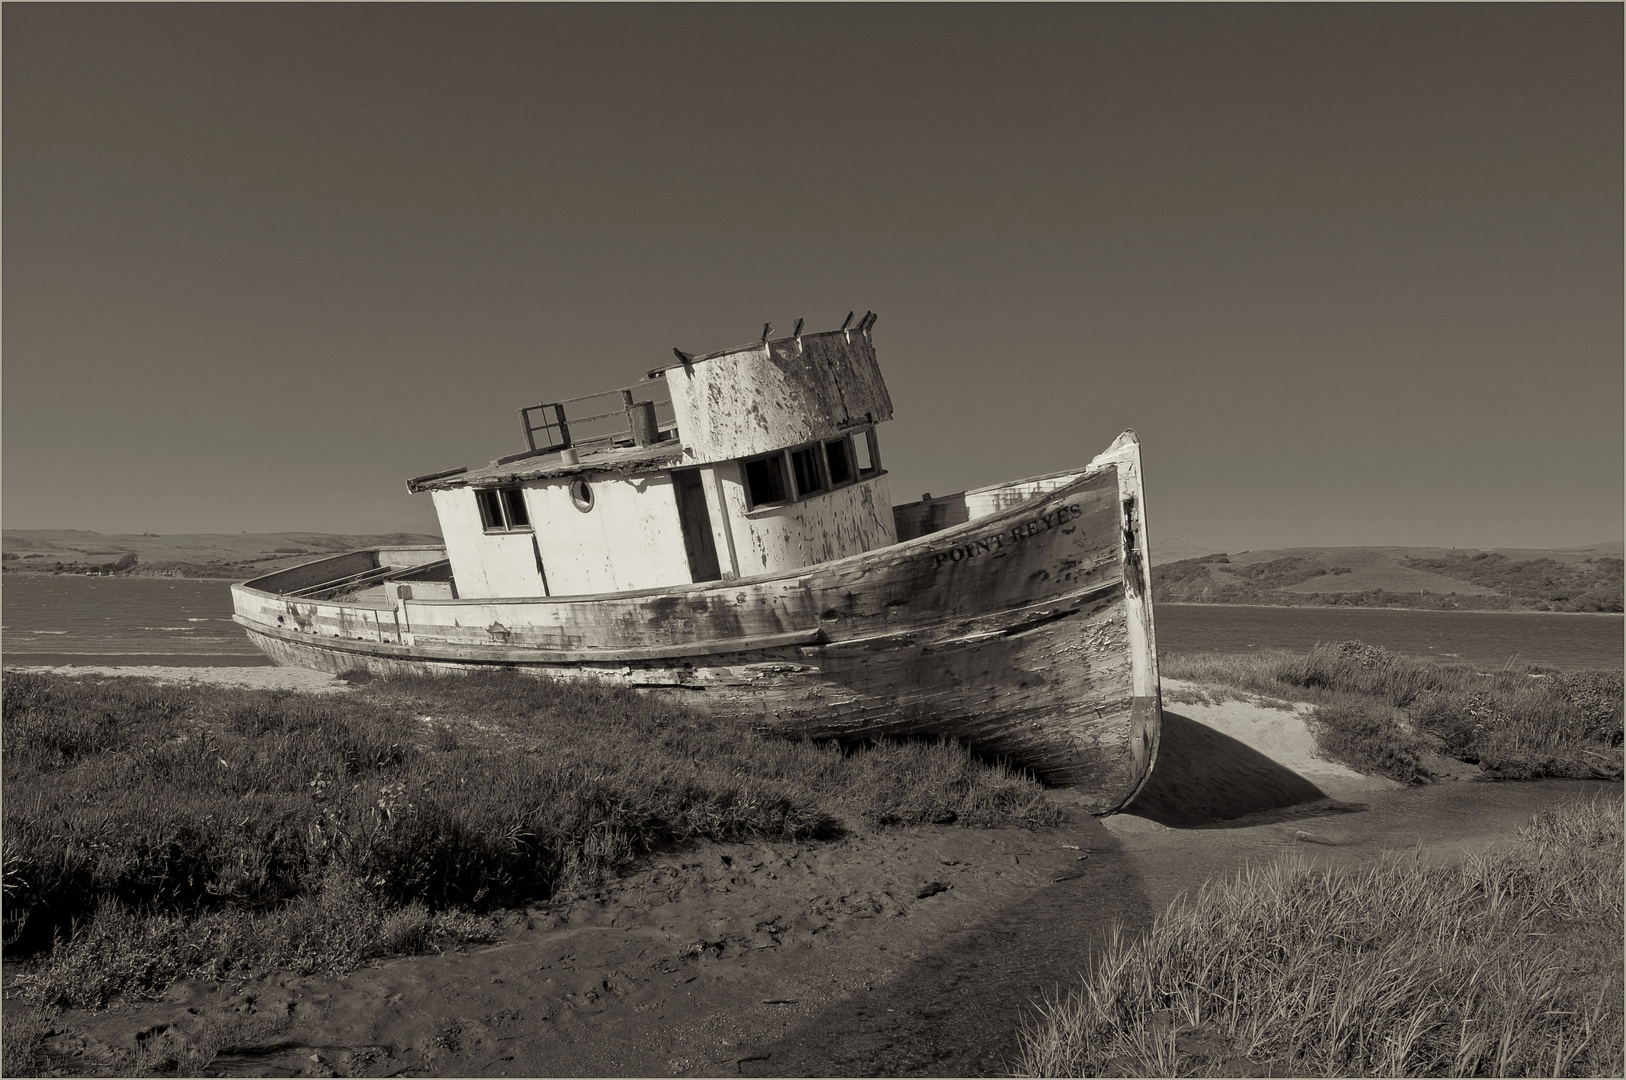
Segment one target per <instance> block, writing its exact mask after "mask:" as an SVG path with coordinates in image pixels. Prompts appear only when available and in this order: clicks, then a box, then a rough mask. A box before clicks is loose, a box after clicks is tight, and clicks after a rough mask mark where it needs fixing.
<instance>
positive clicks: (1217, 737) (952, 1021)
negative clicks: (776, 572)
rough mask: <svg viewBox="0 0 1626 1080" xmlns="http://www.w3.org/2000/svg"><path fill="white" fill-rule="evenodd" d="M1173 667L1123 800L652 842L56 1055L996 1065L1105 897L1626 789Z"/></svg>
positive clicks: (1101, 915) (798, 1069)
mask: <svg viewBox="0 0 1626 1080" xmlns="http://www.w3.org/2000/svg"><path fill="white" fill-rule="evenodd" d="M76 670H80V671H83V670H84V669H76ZM183 670H184V671H185V673H186V675H188V676H190V675H192V674H194V672H195V671H196V670H198V669H183ZM225 670H230V669H225ZM253 670H254V671H256V672H259V671H262V670H270V671H275V670H278V669H253ZM177 677H179V676H177ZM340 685H343V684H340ZM1171 690H1172V691H1173V692H1172V693H1170V691H1171ZM1165 692H1166V694H1168V695H1169V697H1170V698H1171V699H1172V698H1186V697H1191V698H1192V699H1193V700H1191V701H1181V702H1178V703H1176V702H1174V701H1172V700H1171V702H1170V703H1169V705H1168V709H1167V721H1168V722H1167V724H1166V727H1165V737H1164V743H1163V746H1162V749H1161V751H1160V755H1159V762H1158V767H1157V769H1156V771H1155V773H1154V780H1153V783H1152V784H1150V785H1148V788H1147V790H1146V792H1144V793H1143V796H1142V800H1141V803H1140V804H1139V805H1137V806H1136V807H1135V808H1134V811H1135V812H1133V813H1126V814H1120V815H1115V816H1112V817H1109V818H1105V819H1098V818H1094V817H1091V816H1089V815H1088V814H1086V813H1083V812H1082V811H1081V810H1079V809H1077V808H1076V807H1074V806H1072V805H1071V802H1070V799H1069V795H1068V793H1067V792H1066V791H1055V792H1052V797H1053V798H1054V799H1055V800H1056V801H1057V802H1058V803H1059V804H1060V805H1062V806H1063V807H1064V809H1066V810H1067V821H1066V823H1065V824H1064V825H1062V826H1061V827H1059V828H1056V829H1050V830H1042V831H1030V830H1020V829H989V830H974V829H963V828H959V827H956V826H952V825H949V826H925V827H919V828H908V829H893V830H889V831H886V832H884V833H881V834H878V835H868V836H849V837H847V838H845V839H842V840H837V841H832V842H827V843H821V844H807V845H789V844H765V843H759V844H730V845H720V844H702V845H697V846H692V847H686V848H683V849H681V850H673V851H667V852H662V853H658V854H656V855H655V856H653V857H650V858H648V859H646V860H644V861H643V862H642V863H641V864H640V865H639V866H638V867H636V868H635V869H634V870H633V872H631V873H629V874H627V875H625V876H624V877H622V878H621V879H619V880H617V881H615V882H613V883H611V884H610V885H608V886H607V887H605V888H603V889H602V890H599V891H597V892H593V893H590V894H583V895H576V896H569V897H561V898H559V899H558V901H557V902H556V903H555V904H553V905H551V906H548V907H538V908H533V909H531V910H529V911H525V912H515V913H512V915H511V916H510V922H509V925H508V926H507V927H506V931H505V933H506V936H505V939H504V941H503V942H502V943H500V944H497V945H493V946H489V947H485V948H480V949H474V950H470V951H468V952H464V953H457V954H450V955H445V956H427V957H415V958H407V959H401V960H395V961H391V962H388V963H384V964H381V965H378V966H376V967H372V968H368V969H364V970H361V971H357V972H354V973H352V974H350V975H349V976H346V977H344V978H323V977H299V976H292V975H276V976H271V977H267V978H263V979H258V980H254V981H250V982H246V983H229V984H225V985H214V984H204V983H196V984H183V985H179V986H177V987H175V988H174V989H173V990H172V991H171V993H170V994H169V995H168V996H167V997H166V998H165V1000H163V1001H160V1002H148V1003H141V1004H138V1005H135V1006H125V1007H117V1008H113V1009H109V1010H107V1011H104V1012H101V1013H95V1014H90V1013H83V1012H75V1013H68V1014H64V1015H63V1016H62V1017H60V1018H59V1019H58V1020H57V1021H56V1032H55V1034H53V1035H52V1036H51V1038H50V1039H48V1041H47V1044H48V1047H49V1050H50V1054H51V1059H52V1066H53V1069H54V1071H55V1072H56V1073H57V1074H59V1075H118V1074H120V1073H121V1072H123V1071H126V1070H127V1069H128V1067H129V1065H130V1062H131V1061H132V1060H133V1055H134V1052H135V1050H136V1048H137V1047H138V1046H139V1045H140V1044H141V1043H142V1041H143V1040H146V1039H150V1038H152V1037H153V1036H154V1035H156V1034H159V1033H162V1032H167V1033H168V1036H169V1037H170V1038H179V1039H185V1038H189V1037H192V1036H193V1035H195V1033H197V1032H198V1031H199V1030H200V1029H201V1028H202V1027H203V1026H204V1025H205V1024H207V1023H209V1022H211V1018H215V1019H216V1020H218V1018H220V1017H223V1016H234V1017H239V1018H240V1017H243V1016H245V1015H252V1016H255V1017H258V1018H261V1019H263V1020H264V1021H266V1022H267V1023H270V1024H273V1025H275V1026H276V1027H278V1028H280V1029H281V1030H280V1031H278V1032H277V1033H276V1034H274V1035H268V1036H262V1037H261V1038H259V1039H258V1040H256V1041H255V1042H254V1044H253V1045H251V1046H246V1047H235V1048H230V1049H228V1050H227V1051H226V1052H223V1053H222V1054H221V1055H220V1056H219V1057H218V1058H217V1059H216V1062H215V1065H214V1066H213V1067H212V1068H211V1070H210V1071H211V1072H212V1073H216V1074H219V1075H243V1076H249V1075H253V1076H293V1075H310V1076H335V1075H340V1076H351V1075H354V1076H428V1075H436V1076H538V1075H551V1076H738V1075H775V1076H801V1075H838V1076H869V1075H890V1076H901V1075H936V1076H974V1075H989V1074H995V1073H1001V1072H1004V1071H1006V1070H1007V1069H1008V1068H1009V1065H1010V1062H1011V1060H1012V1058H1013V1055H1014V1054H1015V1052H1016V1050H1017V1038H1018V1032H1019V1030H1020V1027H1021V1025H1022V1023H1023V1022H1024V1020H1025V1018H1028V1017H1030V1016H1031V1015H1032V1008H1033V1003H1034V1002H1035V1001H1037V1000H1039V999H1041V998H1043V997H1044V996H1046V995H1054V994H1056V993H1058V992H1059V990H1060V988H1063V987H1065V986H1066V985H1068V984H1069V983H1070V982H1072V981H1073V980H1074V979H1075V978H1076V976H1077V974H1078V972H1079V971H1081V970H1082V969H1083V968H1084V967H1085V966H1086V965H1087V963H1088V958H1089V954H1090V952H1091V950H1092V949H1093V948H1094V947H1096V946H1097V945H1098V944H1099V943H1100V942H1101V941H1102V940H1103V938H1104V937H1105V935H1106V934H1107V933H1108V932H1109V930H1110V928H1111V927H1112V926H1113V924H1114V923H1118V924H1121V925H1124V926H1127V927H1131V928H1133V927H1135V926H1143V925H1145V924H1146V923H1147V922H1149V921H1150V919H1151V918H1152V917H1153V916H1154V915H1155V913H1156V912H1158V911H1161V910H1162V909H1163V908H1164V907H1166V906H1167V905H1168V904H1169V902H1170V901H1172V900H1173V899H1175V897H1176V896H1177V895H1178V894H1179V893H1181V892H1183V891H1185V890H1188V889H1193V888H1195V887H1196V886H1197V885H1199V884H1200V883H1201V882H1203V881H1204V880H1206V879H1209V878H1212V877H1215V876H1225V875H1229V874H1231V873H1233V872H1235V871H1236V870H1238V869H1239V868H1241V867H1242V866H1244V865H1246V864H1249V863H1260V862H1265V861H1269V860H1272V859H1277V858H1281V857H1284V856H1296V857H1303V858H1308V859H1312V860H1315V861H1318V862H1322V863H1327V864H1338V865H1358V864H1360V863H1362V862H1364V861H1368V860H1371V859H1376V858H1379V857H1382V856H1383V854H1384V853H1385V852H1389V851H1394V850H1397V849H1399V850H1408V851H1418V852H1420V853H1422V854H1424V855H1425V856H1426V857H1429V858H1433V859H1441V860H1444V859H1451V858H1456V857H1460V856H1461V854H1462V853H1463V852H1466V851H1475V850H1483V849H1484V848H1485V847H1487V846H1489V845H1491V844H1493V843H1495V842H1496V841H1497V840H1498V839H1501V838H1505V837H1507V836H1509V835H1511V833H1512V831H1513V830H1514V829H1515V828H1516V827H1517V826H1518V825H1520V824H1522V823H1523V822H1524V821H1526V820H1528V818H1529V816H1530V814H1532V813H1534V812H1535V811H1536V810H1537V809H1540V808H1541V807H1542V806H1545V805H1550V804H1552V803H1554V802H1558V801H1561V800H1562V799H1566V798H1573V797H1576V796H1577V795H1582V794H1586V793H1590V792H1594V791H1598V790H1618V785H1610V784H1603V783H1562V782H1547V783H1535V784H1489V783H1465V782H1444V783H1440V784H1435V785H1432V786H1429V787H1425V788H1406V789H1401V788H1398V787H1397V786H1396V785H1394V784H1392V783H1390V782H1388V781H1384V780H1381V779H1375V778H1371V777H1364V776H1361V775H1360V774H1357V773H1352V772H1350V771H1349V770H1347V769H1342V768H1340V767H1339V766H1336V765H1334V764H1332V763H1330V762H1326V761H1323V760H1321V759H1320V758H1319V757H1317V756H1316V755H1315V753H1314V746H1313V742H1310V741H1307V740H1308V739H1309V735H1308V729H1307V727H1306V725H1305V717H1304V713H1303V712H1302V711H1300V710H1297V709H1294V708H1292V707H1287V708H1282V707H1274V706H1272V705H1271V704H1270V703H1268V702H1261V701H1258V700H1253V699H1234V698H1233V699H1229V700H1226V701H1223V702H1217V703H1214V702H1206V703H1205V702H1204V701H1202V700H1200V699H1199V698H1198V696H1197V695H1196V693H1195V688H1184V687H1182V686H1181V685H1180V684H1177V683H1173V682H1172V681H1171V682H1170V683H1168V684H1166V685H1165Z"/></svg>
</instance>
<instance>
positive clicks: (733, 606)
mask: <svg viewBox="0 0 1626 1080" xmlns="http://www.w3.org/2000/svg"><path fill="white" fill-rule="evenodd" d="M849 318H850V317H849ZM873 325H874V316H873V315H866V316H865V318H864V319H862V320H860V321H859V323H858V324H857V325H855V326H853V327H851V328H843V329H840V330H835V331H830V332H825V333H816V334H806V335H803V334H800V333H799V332H798V333H796V334H794V335H793V336H791V337H786V338H779V339H774V340H768V339H767V337H766V332H765V334H764V339H763V340H762V341H760V342H757V343H754V344H751V345H748V346H743V347H740V348H735V349H728V350H724V351H722V352H716V353H711V354H709V355H704V356H687V355H684V354H682V353H678V360H677V362H674V363H672V364H669V365H666V366H664V367H661V368H657V369H655V370H653V371H651V372H649V376H648V378H646V379H645V380H643V381H642V382H640V383H638V384H636V385H635V386H631V387H627V388H624V389H621V390H615V391H610V392H609V393H608V394H605V395H593V396H592V397H590V398H583V399H572V400H567V401H563V402H553V403H548V404H545V405H537V406H532V407H529V408H526V409H522V410H520V417H521V422H522V427H523V429H524V433H525V439H526V443H527V448H526V449H525V450H524V451H523V452H521V453H518V454H515V455H513V456H511V457H506V458H499V459H498V460H496V461H493V462H492V463H491V464H490V465H489V466H486V467H484V468H477V469H454V470H450V471H447V472H440V473H433V474H430V475H427V476H419V477H415V478H413V479H412V480H409V481H408V482H407V487H408V489H409V490H410V491H413V492H428V493H429V494H430V497H431V498H432V499H433V500H434V505H435V511H436V513H437V515H438V516H439V519H440V525H441V532H442V535H443V536H444V537H445V546H444V547H443V548H424V547H411V548H407V547H402V548H378V549H372V550H367V551H357V552H351V553H349V554H345V555H339V556H335V557H331V558H326V559H321V560H318V561H316V562H311V563H306V564H304V565H301V566H297V567H293V568H291V569H287V570H283V571H280V572H277V573H273V574H268V575H266V576H264V577H260V578H257V579H255V580H252V581H249V582H246V583H243V584H240V585H235V586H233V589H232V592H233V599H234V603H235V607H236V619H237V621H238V622H239V623H240V624H242V625H243V626H244V627H245V628H246V629H247V631H248V635H249V637H250V638H251V639H252V640H253V641H254V642H255V644H256V645H258V646H259V647H260V648H261V649H262V650H263V651H264V652H265V653H266V655H268V656H269V657H271V658H272V659H273V660H275V661H276V662H277V663H279V664H288V665H296V666H303V667H311V668H317V669H320V670H325V671H333V672H344V671H348V670H353V669H360V670H367V671H371V672H374V673H377V674H381V675H390V674H396V673H409V672H410V673H441V672H444V673H452V672H467V671H473V670H482V669H492V668H504V667H507V668H519V669H523V670H525V671H527V672H532V673H536V674H539V675H547V676H554V677H570V678H579V677H586V678H594V679H602V680H607V681H611V682H617V683H622V684H627V685H631V686H636V687H642V688H648V689H652V690H654V689H661V690H665V691H667V692H673V693H677V694H680V695H681V696H683V697H684V698H685V700H687V701H689V702H690V703H692V704H695V705H698V706H701V707H703V708H706V709H709V710H712V711H716V712H719V713H728V714H733V715H738V716H744V717H748V718H749V719H750V720H751V721H753V722H754V723H755V724H757V725H760V727H761V728H763V729H766V730H769V731H773V732H779V733H785V734H794V735H803V736H810V737H812V738H815V739H841V740H855V739H863V738H872V737H878V736H910V735H921V734H935V735H945V736H952V737H955V738H958V739H960V740H962V741H963V742H965V743H967V744H969V745H970V746H971V747H972V748H974V749H976V750H977V751H979V752H980V753H983V754H985V755H992V756H997V757H1000V758H1003V759H1006V760H1008V761H1010V762H1011V763H1013V764H1015V765H1018V766H1021V767H1025V768H1028V769H1031V770H1033V772H1034V773H1036V774H1037V775H1038V776H1040V777H1041V778H1043V779H1044V780H1046V781H1047V782H1049V783H1052V784H1059V785H1070V786H1073V787H1075V788H1077V789H1079V790H1080V791H1081V792H1082V793H1083V794H1085V795H1086V796H1087V797H1088V798H1089V799H1090V801H1091V803H1092V805H1093V806H1094V808H1095V809H1096V810H1097V811H1098V812H1106V811H1110V810H1112V809H1114V808H1116V807H1118V806H1121V805H1122V804H1123V803H1125V802H1126V801H1127V800H1128V799H1129V798H1130V797H1131V796H1132V795H1133V794H1134V793H1135V792H1136V791H1137V790H1138V789H1139V788H1140V786H1141V785H1142V784H1143V783H1144V781H1145V779H1146V777H1147V775H1148V774H1149V772H1150V769H1151V766H1152V762H1153V760H1154V758H1155V756H1156V753H1157V745H1158V735H1159V728H1160V724H1161V710H1160V702H1159V695H1158V676H1157V653H1156V647H1155V641H1154V637H1153V628H1152V605H1151V596H1150V582H1149V570H1148V566H1147V562H1146V559H1145V552H1146V550H1147V547H1146V543H1147V541H1146V525H1145V514H1144V510H1143V502H1142V497H1141V470H1140V446H1139V443H1138V442H1137V440H1136V438H1135V436H1134V433H1133V432H1125V433H1124V434H1122V435H1120V436H1119V437H1118V438H1117V439H1116V440H1115V441H1114V442H1113V443H1112V444H1111V446H1109V447H1108V448H1107V450H1106V451H1105V452H1104V453H1102V454H1100V455H1099V456H1098V457H1096V458H1095V459H1094V460H1093V461H1091V462H1090V463H1089V464H1087V465H1084V466H1081V467H1079V468H1076V469H1072V470H1069V471H1066V472H1059V473H1050V474H1047V475H1043V476H1035V477H1030V478H1028V479H1024V480H1016V481H1012V482H1009V483H1004V484H997V485H993V486H991V487H985V488H978V489H975V490H971V491H966V492H962V493H960V494H957V495H953V496H950V497H947V498H937V499H932V498H930V497H929V496H928V497H926V498H924V499H922V500H921V501H919V502H914V503H908V504H905V505H900V506H893V505H892V502H891V498H890V494H889V491H888V483H887V473H886V470H885V469H884V468H883V466H882V459H881V451H880V446H879V443H878V441H877V438H876V425H878V424H881V423H884V422H885V421H887V420H890V419H891V418H892V404H891V400H890V398H889V397H888V394H887V390H886V385H885V383H883V382H882V380H881V375H880V369H879V368H878V366H877V364H876V360H875V351H874V347H873V343H872V335H871V329H872V327H873ZM797 330H798V331H800V323H798V324H797ZM567 406H568V407H569V413H568V415H567Z"/></svg>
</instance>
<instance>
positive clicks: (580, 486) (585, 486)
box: [570, 480, 593, 514]
mask: <svg viewBox="0 0 1626 1080" xmlns="http://www.w3.org/2000/svg"><path fill="white" fill-rule="evenodd" d="M570 501H571V502H573V503H575V504H576V509H578V510H580V511H581V512H582V513H584V514H585V513H586V512H587V511H589V510H591V509H592V508H593V488H592V485H590V484H589V483H588V482H587V481H586V480H576V481H573V482H572V483H571V485H570Z"/></svg>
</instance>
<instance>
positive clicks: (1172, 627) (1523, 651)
mask: <svg viewBox="0 0 1626 1080" xmlns="http://www.w3.org/2000/svg"><path fill="white" fill-rule="evenodd" d="M0 615H3V634H4V640H3V645H0V648H3V650H4V655H5V658H6V660H8V661H11V662H13V663H35V664H42V663H80V664H107V663H112V662H114V658H122V662H125V663H147V664H219V665H242V664H256V663H266V662H268V661H265V660H264V659H263V657H261V655H260V653H259V652H258V651H257V650H256V649H255V648H254V647H253V646H252V645H250V644H249V643H248V638H247V637H245V636H244V634H243V631H242V629H241V628H240V627H238V626H237V625H236V624H234V623H233V622H232V621H231V590H230V588H229V587H228V586H227V584H226V582H223V581H184V580H179V579H174V578H90V577H68V576H63V577H51V576H48V575H39V576H35V575H23V574H17V575H11V574H7V575H6V576H5V579H4V585H3V591H0ZM1156 619H1157V642H1158V648H1159V650H1160V651H1162V652H1164V653H1177V652H1186V653H1190V652H1233V653H1245V652H1249V651H1252V650H1255V649H1293V650H1296V651H1301V652H1302V651H1304V650H1306V649H1309V648H1310V647H1311V646H1312V645H1315V644H1316V643H1317V642H1334V641H1348V640H1351V639H1359V640H1361V641H1366V642H1370V643H1371V644H1374V645H1382V646H1384V647H1385V648H1388V649H1393V650H1395V651H1397V652H1404V653H1410V654H1412V655H1414V656H1422V657H1429V658H1432V659H1436V660H1444V661H1450V662H1462V663H1472V664H1476V665H1479V666H1487V667H1488V666H1490V665H1495V666H1496V667H1498V668H1500V667H1502V666H1504V665H1505V664H1507V663H1508V661H1509V660H1512V659H1515V658H1516V662H1517V663H1519V664H1527V663H1528V664H1543V665H1546V666H1549V667H1560V668H1582V667H1602V668H1616V667H1620V666H1621V654H1622V650H1623V648H1626V630H1623V624H1622V619H1621V616H1619V615H1551V614H1545V613H1540V612H1530V613H1525V612H1472V611H1387V610H1376V611H1374V610H1367V609H1361V608H1273V607H1247V606H1243V605H1227V604H1164V605H1161V606H1160V607H1158V609H1157V612H1156Z"/></svg>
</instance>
